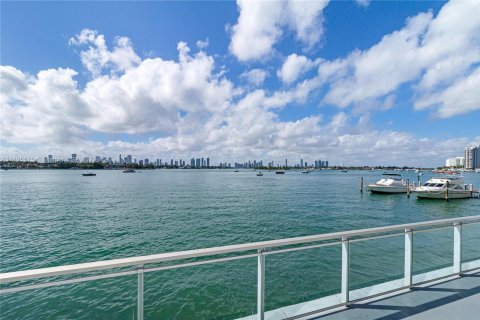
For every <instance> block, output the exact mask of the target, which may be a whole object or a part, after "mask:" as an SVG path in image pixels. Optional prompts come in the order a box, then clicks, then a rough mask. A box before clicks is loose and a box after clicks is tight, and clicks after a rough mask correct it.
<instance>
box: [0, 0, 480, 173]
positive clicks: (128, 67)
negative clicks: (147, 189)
mask: <svg viewBox="0 0 480 320" xmlns="http://www.w3.org/2000/svg"><path fill="white" fill-rule="evenodd" d="M1 6H2V8H1V9H2V10H1V65H2V88H1V94H2V96H1V100H0V101H1V103H2V109H1V113H2V120H0V121H1V122H2V123H1V124H2V132H1V136H0V141H1V149H0V150H1V152H2V155H1V156H2V157H3V158H8V157H39V158H43V156H44V155H45V154H47V153H54V154H55V155H56V156H57V157H67V156H68V155H69V154H70V153H78V154H83V155H85V156H94V155H101V156H112V157H117V155H118V153H122V154H129V153H131V154H134V155H136V157H138V158H142V157H150V158H159V157H160V158H170V157H183V158H190V157H193V156H201V155H205V156H210V157H211V158H212V159H215V160H216V161H245V160H253V159H257V160H264V161H271V160H277V161H280V160H281V159H283V158H285V157H288V158H289V159H292V158H293V159H300V158H305V159H311V160H313V159H329V160H330V162H331V163H345V164H396V165H404V164H405V165H424V166H434V165H441V164H442V163H443V162H444V158H445V157H451V156H460V155H461V154H462V152H463V148H464V147H465V146H466V145H469V144H474V143H480V130H478V124H479V123H480V96H479V94H478V92H476V91H479V90H475V88H478V87H479V85H480V82H479V81H480V80H479V79H480V76H479V74H480V68H479V65H480V36H479V34H480V21H479V20H480V19H479V18H478V14H477V15H475V10H477V11H476V12H478V10H479V9H480V8H479V5H478V2H476V1H451V2H442V1H371V2H369V1H359V2H355V1H330V2H328V1H317V2H311V1H310V2H308V1H307V2H302V1H299V2H291V1H277V2H258V1H250V2H242V1H238V2H233V1H230V2H228V1H212V2H202V1H195V2H193V1H179V2H173V1H170V2H161V1H157V2H155V1H150V2H148V1H147V2H124V1H118V2H116V1H106V2H43V1H39V2H15V1H2V3H1ZM182 59H183V60H182ZM419 148H421V150H420V151H419ZM422 149H425V152H423V151H424V150H422Z"/></svg>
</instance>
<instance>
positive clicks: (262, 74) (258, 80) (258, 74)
mask: <svg viewBox="0 0 480 320" xmlns="http://www.w3.org/2000/svg"><path fill="white" fill-rule="evenodd" d="M241 77H242V78H244V79H245V80H247V82H248V83H249V84H251V85H253V86H260V85H262V84H263V82H264V81H265V79H267V77H268V71H266V70H263V69H252V70H249V71H246V72H244V73H242V74H241Z"/></svg>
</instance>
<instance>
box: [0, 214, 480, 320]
mask: <svg viewBox="0 0 480 320" xmlns="http://www.w3.org/2000/svg"><path fill="white" fill-rule="evenodd" d="M477 223H480V215H477V216H467V217H458V218H452V219H442V220H434V221H426V222H418V223H410V224H401V225H393V226H386V227H378V228H369V229H360V230H352V231H344V232H334V233H328V234H319V235H313V236H304V237H296V238H288V239H280V240H270V241H261V242H253V243H247V244H237V245H229V246H222V247H214V248H206V249H196V250H187V251H179V252H170V253H162V254H155V255H149V256H140V257H131V258H123V259H113V260H106V261H97V262H88V263H80V264H74V265H66V266H59V267H50V268H41V269H32V270H24V271H15V272H8V273H0V284H6V283H11V282H17V281H24V280H32V279H39V278H45V277H54V276H60V275H69V274H79V273H86V272H91V271H101V270H108V269H115V268H121V267H135V268H136V270H127V271H117V272H113V273H108V274H102V275H96V276H89V277H84V278H75V279H68V280H61V281H55V282H45V283H40V284H30V285H20V286H17V287H13V288H5V289H0V293H2V294H4V293H8V292H17V291H23V290H28V289H37V288H44V287H51V286H55V285H63V284H69V283H78V282H83V281H91V280H98V279H105V278H112V277H117V276H125V275H130V274H137V319H139V320H143V315H144V299H143V298H144V297H143V295H144V273H145V272H153V271H159V270H168V269H175V268H182V267H190V266H195V265H202V264H208V263H218V262H224V261H232V260H238V259H245V258H249V257H255V256H257V259H258V263H257V318H258V320H264V317H265V257H266V256H267V255H270V254H278V253H282V252H290V251H297V250H307V249H311V248H318V247H324V246H331V245H338V244H340V245H341V248H342V266H341V274H342V282H341V294H340V296H341V304H342V305H344V306H348V305H349V303H351V301H350V296H349V294H350V288H349V277H350V242H352V241H355V242H356V241H367V240H370V239H379V238H385V237H392V236H400V235H402V234H404V238H405V248H404V251H405V255H404V287H401V288H398V289H394V290H393V291H397V290H402V289H408V288H411V287H412V286H413V285H414V284H413V283H412V275H413V234H414V233H415V232H425V231H432V230H438V229H443V228H447V227H453V232H454V234H453V238H454V239H453V240H454V241H453V242H454V243H453V273H452V276H453V275H461V274H462V272H464V271H466V270H462V225H464V224H477ZM389 233H391V234H389ZM331 240H336V241H334V242H327V243H323V244H314V245H309V246H300V247H294V248H284V249H277V250H272V249H275V248H282V247H285V246H292V245H300V244H307V243H312V242H321V241H331ZM253 250H256V251H257V252H256V253H253V254H241V255H237V256H231V257H224V258H217V259H210V260H202V261H195V262H187V263H179V264H175V265H169V266H160V267H151V268H145V267H144V265H145V264H152V263H161V262H167V261H177V260H184V259H191V258H200V257H211V256H216V255H222V254H232V253H240V252H248V251H253ZM434 280H436V279H432V280H429V281H434ZM362 299H363V298H362Z"/></svg>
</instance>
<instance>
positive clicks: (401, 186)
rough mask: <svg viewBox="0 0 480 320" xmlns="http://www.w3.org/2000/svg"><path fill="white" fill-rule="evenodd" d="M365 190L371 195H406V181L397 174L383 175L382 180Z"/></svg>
mask: <svg viewBox="0 0 480 320" xmlns="http://www.w3.org/2000/svg"><path fill="white" fill-rule="evenodd" d="M367 188H368V190H370V192H371V193H406V192H407V181H406V180H404V179H402V176H401V175H400V174H398V173H384V174H383V175H382V179H380V180H379V181H377V182H375V183H373V184H369V185H367Z"/></svg>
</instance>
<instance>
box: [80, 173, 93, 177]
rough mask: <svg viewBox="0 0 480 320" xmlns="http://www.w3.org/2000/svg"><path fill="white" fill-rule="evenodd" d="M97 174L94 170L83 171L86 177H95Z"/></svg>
mask: <svg viewBox="0 0 480 320" xmlns="http://www.w3.org/2000/svg"><path fill="white" fill-rule="evenodd" d="M96 175H97V174H96V173H93V172H87V173H82V176H84V177H94V176H96Z"/></svg>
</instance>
